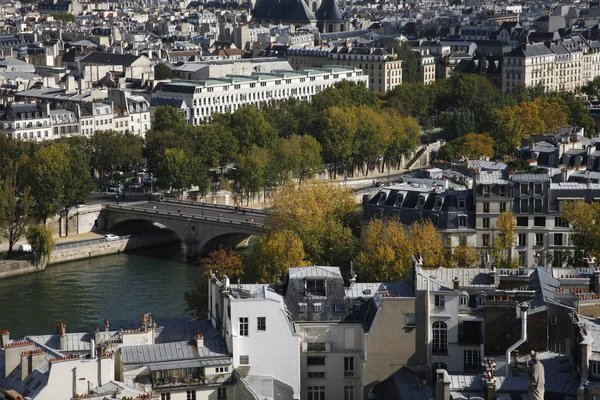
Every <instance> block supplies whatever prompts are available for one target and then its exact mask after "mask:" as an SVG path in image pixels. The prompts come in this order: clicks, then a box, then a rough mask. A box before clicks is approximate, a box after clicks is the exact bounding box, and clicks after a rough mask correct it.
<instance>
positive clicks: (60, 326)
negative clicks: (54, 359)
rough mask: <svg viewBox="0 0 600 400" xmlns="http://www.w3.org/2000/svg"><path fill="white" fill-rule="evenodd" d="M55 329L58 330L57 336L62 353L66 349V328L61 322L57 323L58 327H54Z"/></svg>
mask: <svg viewBox="0 0 600 400" xmlns="http://www.w3.org/2000/svg"><path fill="white" fill-rule="evenodd" d="M56 328H57V330H58V334H59V335H60V349H61V350H63V351H64V350H66V349H67V336H66V333H67V326H66V325H65V324H64V322H62V321H61V322H59V323H58V325H56Z"/></svg>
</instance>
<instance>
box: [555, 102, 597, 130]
mask: <svg viewBox="0 0 600 400" xmlns="http://www.w3.org/2000/svg"><path fill="white" fill-rule="evenodd" d="M558 96H560V98H561V99H562V100H563V101H564V103H565V105H566V106H567V109H568V114H569V115H568V120H567V123H568V124H569V125H570V126H580V127H582V128H584V131H585V135H586V136H588V137H591V136H593V135H594V134H595V133H596V127H595V124H594V119H593V118H592V116H591V115H590V110H589V109H588V108H587V107H586V105H585V102H584V101H583V100H582V99H581V98H579V97H577V96H576V95H575V94H573V93H571V92H563V93H559V94H558Z"/></svg>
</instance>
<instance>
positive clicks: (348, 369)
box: [344, 357, 354, 378]
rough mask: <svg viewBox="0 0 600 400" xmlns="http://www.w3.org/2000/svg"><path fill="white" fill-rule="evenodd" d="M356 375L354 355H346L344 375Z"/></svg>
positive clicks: (346, 376) (347, 376)
mask: <svg viewBox="0 0 600 400" xmlns="http://www.w3.org/2000/svg"><path fill="white" fill-rule="evenodd" d="M353 376H354V357H344V377H345V378H349V377H353Z"/></svg>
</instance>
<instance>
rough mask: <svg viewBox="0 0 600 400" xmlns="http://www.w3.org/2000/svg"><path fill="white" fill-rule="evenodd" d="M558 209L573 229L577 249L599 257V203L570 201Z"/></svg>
mask: <svg viewBox="0 0 600 400" xmlns="http://www.w3.org/2000/svg"><path fill="white" fill-rule="evenodd" d="M560 211H561V213H562V217H563V218H564V219H565V220H567V221H568V222H569V224H570V225H571V228H572V229H573V232H574V234H573V243H574V244H575V246H577V248H578V250H580V251H585V252H587V253H589V254H590V255H592V256H594V257H596V258H597V259H598V258H600V203H596V202H594V203H586V202H584V201H582V200H578V201H570V202H567V203H565V204H563V205H561V210H560Z"/></svg>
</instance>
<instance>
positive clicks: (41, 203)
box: [24, 143, 70, 222]
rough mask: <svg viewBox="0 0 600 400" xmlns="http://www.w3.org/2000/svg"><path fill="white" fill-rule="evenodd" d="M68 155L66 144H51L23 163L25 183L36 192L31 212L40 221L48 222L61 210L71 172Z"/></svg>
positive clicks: (32, 191)
mask: <svg viewBox="0 0 600 400" xmlns="http://www.w3.org/2000/svg"><path fill="white" fill-rule="evenodd" d="M68 153H69V148H68V146H67V145H66V144H65V143H49V144H47V145H44V146H42V147H41V148H40V149H39V151H37V152H36V153H35V154H34V155H33V156H32V157H30V158H28V159H27V160H26V161H25V162H24V164H25V168H24V170H25V171H24V174H25V182H27V184H28V186H30V187H31V193H35V197H34V200H35V201H34V204H33V207H32V211H33V214H34V215H35V217H36V218H37V220H38V221H42V222H46V219H48V218H49V217H51V216H53V215H56V214H57V212H58V210H59V204H60V199H61V195H62V191H63V189H64V186H65V182H66V181H67V175H68V174H69V173H70V169H69V159H68V158H67V154H68Z"/></svg>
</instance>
